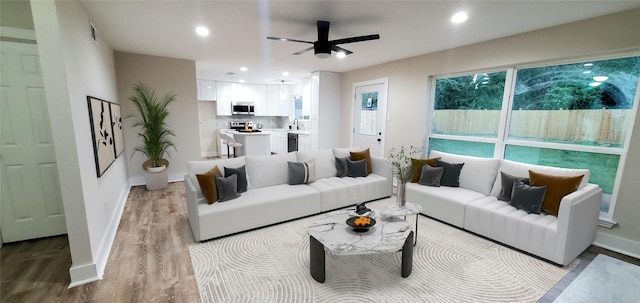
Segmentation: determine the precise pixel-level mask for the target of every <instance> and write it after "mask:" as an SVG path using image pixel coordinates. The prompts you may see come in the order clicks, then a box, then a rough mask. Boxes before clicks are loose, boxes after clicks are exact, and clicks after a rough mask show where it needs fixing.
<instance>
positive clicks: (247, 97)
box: [231, 83, 253, 102]
mask: <svg viewBox="0 0 640 303" xmlns="http://www.w3.org/2000/svg"><path fill="white" fill-rule="evenodd" d="M231 101H232V102H252V101H253V85H251V84H247V83H231Z"/></svg>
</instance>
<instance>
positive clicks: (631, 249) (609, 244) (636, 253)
mask: <svg viewBox="0 0 640 303" xmlns="http://www.w3.org/2000/svg"><path fill="white" fill-rule="evenodd" d="M593 245H595V246H598V247H602V248H606V249H608V250H611V251H615V252H617V253H621V254H624V255H627V256H631V257H634V258H637V259H640V242H636V241H632V240H629V239H625V238H620V237H618V236H614V235H610V234H606V233H603V232H598V233H597V234H596V241H595V242H593Z"/></svg>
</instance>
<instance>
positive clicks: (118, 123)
mask: <svg viewBox="0 0 640 303" xmlns="http://www.w3.org/2000/svg"><path fill="white" fill-rule="evenodd" d="M109 108H110V110H111V115H110V117H111V131H112V133H113V141H114V142H113V143H114V145H113V148H114V153H115V156H116V159H117V158H118V157H120V154H122V152H123V151H124V134H123V132H122V115H121V114H120V104H117V103H109Z"/></svg>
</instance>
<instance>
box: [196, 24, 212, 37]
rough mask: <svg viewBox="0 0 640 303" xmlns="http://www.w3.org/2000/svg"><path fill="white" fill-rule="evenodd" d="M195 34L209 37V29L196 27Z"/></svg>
mask: <svg viewBox="0 0 640 303" xmlns="http://www.w3.org/2000/svg"><path fill="white" fill-rule="evenodd" d="M196 34H198V36H202V37H206V36H209V29H208V28H206V27H204V26H198V27H196Z"/></svg>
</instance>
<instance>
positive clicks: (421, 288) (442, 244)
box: [189, 199, 579, 302]
mask: <svg viewBox="0 0 640 303" xmlns="http://www.w3.org/2000/svg"><path fill="white" fill-rule="evenodd" d="M391 203H392V200H391V199H385V200H380V201H376V202H371V203H368V204H367V206H368V207H369V208H372V209H382V208H384V207H385V206H386V205H388V204H391ZM319 216H321V215H319ZM317 218H318V216H313V217H308V218H304V219H300V220H296V221H291V222H287V223H283V224H278V225H274V226H270V227H266V228H261V229H258V230H254V231H250V232H245V233H241V234H237V235H234V236H229V237H225V238H221V239H216V240H211V241H207V242H204V243H197V244H192V245H189V254H190V255H191V262H192V263H193V268H194V271H195V275H196V279H197V282H198V288H199V289H200V295H201V297H202V301H203V302H371V301H375V302H445V301H446V302H535V301H537V300H538V299H539V298H540V297H542V296H543V295H544V294H545V293H546V292H547V291H548V290H549V289H551V288H552V287H553V286H554V285H555V284H556V283H557V282H558V281H559V280H560V279H562V277H563V276H564V275H565V274H567V273H568V272H569V271H570V270H571V269H572V268H573V267H574V266H575V265H576V264H577V262H579V260H577V259H576V260H575V261H573V263H571V264H569V265H568V266H565V267H558V266H555V265H553V264H550V263H547V262H545V261H541V260H539V259H536V258H534V257H530V256H528V255H526V254H523V253H520V252H518V251H515V250H513V249H510V248H507V247H504V246H502V245H499V244H496V243H493V242H491V241H488V240H486V239H483V238H481V237H478V236H475V235H473V234H470V233H467V232H465V231H462V230H460V229H457V228H454V227H451V226H449V225H446V224H443V223H440V222H438V221H435V220H432V219H430V218H427V217H424V216H420V218H419V225H418V243H417V245H416V246H415V248H414V256H413V272H412V273H411V275H410V276H409V277H407V278H402V277H401V276H400V265H401V259H400V257H401V253H400V252H398V253H392V254H377V255H363V256H340V255H333V254H331V253H327V255H326V281H325V283H318V282H316V281H315V280H313V278H312V277H311V275H310V274H309V236H308V235H307V233H306V227H307V226H308V225H310V224H311V223H312V222H314V221H315V220H317Z"/></svg>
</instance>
